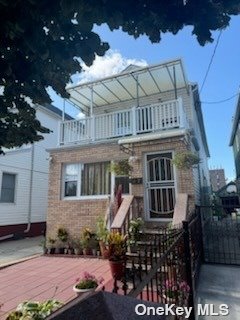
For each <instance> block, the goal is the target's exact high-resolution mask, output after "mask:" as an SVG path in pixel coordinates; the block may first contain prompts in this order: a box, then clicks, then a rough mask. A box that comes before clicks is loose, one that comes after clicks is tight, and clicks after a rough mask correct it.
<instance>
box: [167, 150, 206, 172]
mask: <svg viewBox="0 0 240 320" xmlns="http://www.w3.org/2000/svg"><path fill="white" fill-rule="evenodd" d="M199 162H200V158H199V156H198V155H196V154H194V153H192V152H191V151H186V152H181V153H177V154H176V155H175V156H174V158H173V159H172V163H173V164H174V165H175V166H176V167H177V168H178V169H191V168H192V167H193V166H194V165H197V164H199Z"/></svg>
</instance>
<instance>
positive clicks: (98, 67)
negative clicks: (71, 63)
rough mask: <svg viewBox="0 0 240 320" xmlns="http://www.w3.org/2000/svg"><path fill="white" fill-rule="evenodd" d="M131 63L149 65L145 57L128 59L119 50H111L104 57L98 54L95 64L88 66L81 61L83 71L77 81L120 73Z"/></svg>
mask: <svg viewBox="0 0 240 320" xmlns="http://www.w3.org/2000/svg"><path fill="white" fill-rule="evenodd" d="M130 64H133V65H137V66H139V67H145V66H147V62H146V61H145V60H143V59H141V60H137V59H128V58H125V57H123V56H122V55H121V53H120V52H118V51H113V50H109V51H108V52H107V54H106V55H105V56H103V57H99V56H96V58H95V60H94V62H93V64H92V65H91V66H90V67H87V66H86V65H85V64H84V63H81V66H82V68H83V72H81V74H80V75H79V78H78V81H77V82H78V84H80V83H84V82H88V81H93V80H97V79H101V78H104V77H108V76H112V75H114V74H117V73H120V72H121V71H123V70H124V69H125V68H127V67H128V66H129V65H130Z"/></svg>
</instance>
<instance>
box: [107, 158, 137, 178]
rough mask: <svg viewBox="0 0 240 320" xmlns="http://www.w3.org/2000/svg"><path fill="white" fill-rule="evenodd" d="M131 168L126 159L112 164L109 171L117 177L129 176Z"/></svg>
mask: <svg viewBox="0 0 240 320" xmlns="http://www.w3.org/2000/svg"><path fill="white" fill-rule="evenodd" d="M132 170H133V167H132V166H131V165H130V164H129V161H128V159H125V160H120V161H117V162H113V163H112V164H111V166H110V171H111V172H113V173H115V175H117V176H124V175H129V174H130V173H131V172H132Z"/></svg>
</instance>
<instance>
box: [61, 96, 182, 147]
mask: <svg viewBox="0 0 240 320" xmlns="http://www.w3.org/2000/svg"><path fill="white" fill-rule="evenodd" d="M187 127H188V125H187V117H186V113H185V111H184V107H183V104H182V99H181V98H179V99H177V100H172V101H167V102H164V103H157V104H152V105H148V106H143V107H133V108H131V109H125V110H122V111H116V112H109V113H104V114H98V115H93V116H92V117H85V118H83V119H81V120H70V121H63V122H62V123H61V126H60V145H69V144H85V143H90V142H97V141H109V140H111V139H118V138H121V137H124V136H136V135H139V134H143V133H152V132H159V131H162V130H171V129H176V128H181V129H183V128H187Z"/></svg>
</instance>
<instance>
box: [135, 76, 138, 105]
mask: <svg viewBox="0 0 240 320" xmlns="http://www.w3.org/2000/svg"><path fill="white" fill-rule="evenodd" d="M135 80H136V93H137V107H139V86H138V75H136V78H135Z"/></svg>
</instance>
